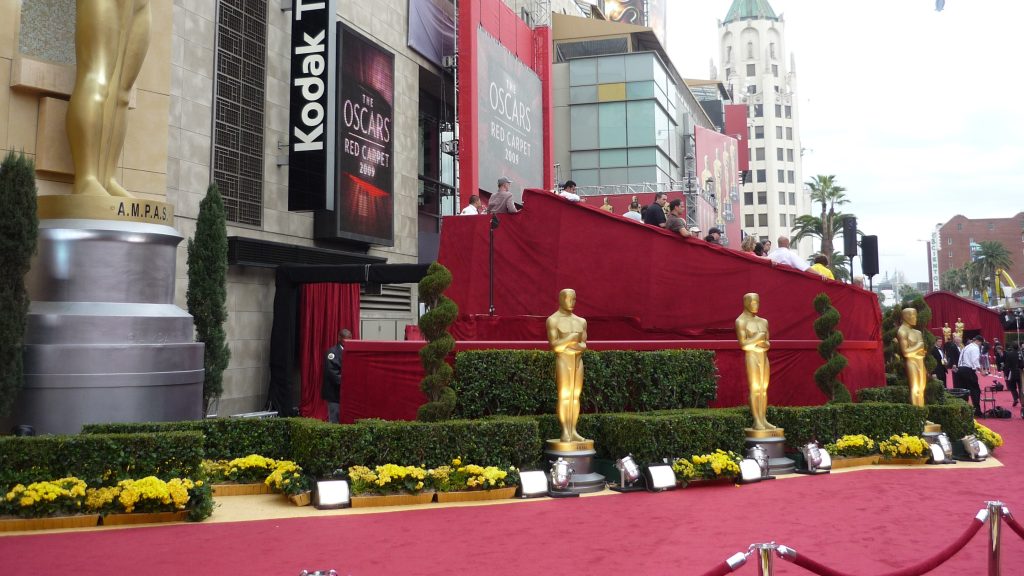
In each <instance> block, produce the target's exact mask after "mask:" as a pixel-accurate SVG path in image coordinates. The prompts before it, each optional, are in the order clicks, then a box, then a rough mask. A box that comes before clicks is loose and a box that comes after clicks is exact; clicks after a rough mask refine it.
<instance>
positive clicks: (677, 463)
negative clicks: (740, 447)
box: [672, 450, 740, 485]
mask: <svg viewBox="0 0 1024 576" xmlns="http://www.w3.org/2000/svg"><path fill="white" fill-rule="evenodd" d="M672 471H673V472H675V474H676V482H678V483H680V484H684V485H685V484H690V483H694V482H697V483H698V484H699V483H701V482H702V481H718V480H722V481H726V482H728V481H733V480H735V479H736V477H737V476H739V475H740V457H739V455H738V454H736V453H735V452H733V451H731V450H715V451H714V452H712V453H710V454H698V455H696V456H691V457H690V458H689V459H687V458H676V459H675V460H673V461H672ZM705 483H717V482H705Z"/></svg>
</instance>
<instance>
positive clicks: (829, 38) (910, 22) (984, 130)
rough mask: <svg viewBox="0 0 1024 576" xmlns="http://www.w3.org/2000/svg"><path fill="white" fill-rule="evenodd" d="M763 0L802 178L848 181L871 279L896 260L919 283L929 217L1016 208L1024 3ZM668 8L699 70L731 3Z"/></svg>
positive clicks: (1023, 132) (924, 272)
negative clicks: (784, 66) (792, 66)
mask: <svg viewBox="0 0 1024 576" xmlns="http://www.w3.org/2000/svg"><path fill="white" fill-rule="evenodd" d="M770 3H771V6H772V8H774V10H775V13H776V14H779V15H783V16H784V18H785V24H786V29H785V30H786V32H785V33H786V36H785V39H786V49H787V50H788V51H789V52H791V53H793V54H794V55H795V56H796V71H797V82H798V84H797V86H798V90H797V95H798V102H799V106H800V117H801V118H800V130H801V135H802V143H801V144H802V146H803V147H804V148H805V149H806V151H805V155H804V165H803V174H804V180H805V181H807V180H809V179H810V178H811V177H813V176H814V175H817V174H835V175H836V178H837V181H838V183H839V184H840V185H842V186H844V187H845V188H846V194H847V197H848V198H849V199H850V201H851V202H850V204H849V205H848V206H847V211H850V212H853V213H855V214H856V215H857V218H858V226H859V227H860V229H861V230H862V231H863V232H864V233H865V234H876V235H878V244H879V257H880V268H881V270H882V272H881V274H880V276H876V277H875V281H876V283H877V282H878V281H879V280H880V279H881V278H882V277H884V275H885V273H886V272H889V273H890V274H892V273H893V272H894V271H895V270H902V271H903V273H904V275H905V277H906V280H907V281H910V282H917V281H921V282H924V281H927V280H928V260H927V256H926V249H925V243H924V242H923V241H922V242H919V241H918V240H927V239H929V238H930V237H931V233H932V230H933V229H934V228H935V225H936V224H937V223H945V222H947V221H948V220H949V219H950V218H952V217H953V216H955V215H956V214H963V215H964V216H967V217H968V218H1005V217H1009V216H1012V215H1014V214H1016V213H1017V212H1020V211H1021V210H1024V195H1022V194H1021V188H1022V187H1021V182H1022V178H1024V79H1022V74H1024V71H1022V68H1024V67H1022V66H1021V64H1020V58H1021V56H1024V34H1022V33H1021V26H1022V23H1024V2H1020V1H1019V0H1016V1H1013V0H992V1H985V2H978V1H977V0H948V1H947V2H946V5H945V8H944V10H943V11H942V12H936V11H935V0H897V1H894V0H860V1H858V2H840V1H838V0H814V1H810V0H788V1H787V0H770ZM668 5H669V13H668V30H669V40H668V51H669V54H670V55H671V57H672V59H673V62H674V63H675V65H676V68H677V69H678V70H679V73H680V74H682V75H683V76H684V77H691V78H707V77H708V74H709V71H708V66H709V61H710V60H711V59H714V60H715V64H716V66H719V67H720V63H719V62H718V25H717V22H718V20H719V19H721V18H724V17H725V14H726V12H728V10H729V6H730V5H731V0H699V1H697V0H688V1H678V0H674V1H672V2H668ZM787 61H788V55H787ZM1008 248H1010V250H1011V253H1012V254H1013V256H1014V259H1015V260H1016V259H1018V258H1024V255H1022V254H1021V251H1020V249H1019V247H1013V246H1009V247H1008ZM856 270H857V273H858V274H859V273H860V262H859V259H858V261H857V262H856ZM1016 280H1017V281H1018V282H1020V281H1021V279H1016Z"/></svg>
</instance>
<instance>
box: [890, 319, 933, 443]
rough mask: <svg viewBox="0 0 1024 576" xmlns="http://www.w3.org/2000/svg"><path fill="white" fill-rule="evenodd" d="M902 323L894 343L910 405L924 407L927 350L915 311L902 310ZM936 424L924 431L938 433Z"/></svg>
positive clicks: (930, 423)
mask: <svg viewBox="0 0 1024 576" xmlns="http://www.w3.org/2000/svg"><path fill="white" fill-rule="evenodd" d="M902 316H903V323H902V324H900V328H899V330H897V331H896V341H897V344H899V349H900V355H901V356H903V363H904V367H905V368H906V371H907V384H908V385H909V386H910V403H911V404H913V405H914V406H920V407H922V408H923V407H924V388H925V384H927V383H928V371H927V369H926V368H925V365H924V357H925V356H926V355H927V354H928V350H927V348H926V347H925V344H924V338H923V337H922V336H921V331H920V330H918V329H917V328H915V326H917V309H915V308H904V309H903V310H902ZM940 429H941V428H940V427H939V425H938V424H933V423H932V422H926V424H925V427H924V431H925V432H926V433H927V432H935V433H937V432H939V431H940Z"/></svg>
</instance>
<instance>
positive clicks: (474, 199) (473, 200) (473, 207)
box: [459, 194, 483, 216]
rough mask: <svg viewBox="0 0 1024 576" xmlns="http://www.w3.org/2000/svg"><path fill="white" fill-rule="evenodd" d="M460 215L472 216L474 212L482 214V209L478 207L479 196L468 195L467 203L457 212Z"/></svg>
mask: <svg viewBox="0 0 1024 576" xmlns="http://www.w3.org/2000/svg"><path fill="white" fill-rule="evenodd" d="M459 214H460V215H462V216H472V215H474V214H483V209H482V208H481V207H480V197H479V196H477V195H476V194H473V195H472V196H470V197H469V204H467V205H466V207H465V208H463V209H462V212H459Z"/></svg>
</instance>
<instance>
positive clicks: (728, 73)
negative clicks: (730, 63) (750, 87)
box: [725, 68, 732, 80]
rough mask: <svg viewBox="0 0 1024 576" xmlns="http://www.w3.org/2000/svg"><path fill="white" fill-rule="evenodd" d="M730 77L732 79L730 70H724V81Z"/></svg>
mask: <svg viewBox="0 0 1024 576" xmlns="http://www.w3.org/2000/svg"><path fill="white" fill-rule="evenodd" d="M730 77H732V68H726V69H725V78H726V80H728V79H729V78H730Z"/></svg>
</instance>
